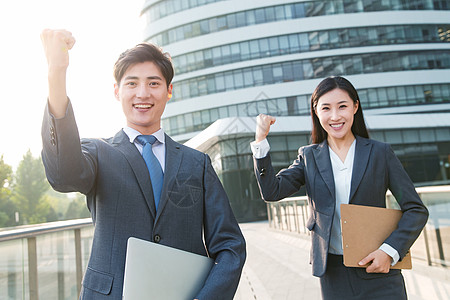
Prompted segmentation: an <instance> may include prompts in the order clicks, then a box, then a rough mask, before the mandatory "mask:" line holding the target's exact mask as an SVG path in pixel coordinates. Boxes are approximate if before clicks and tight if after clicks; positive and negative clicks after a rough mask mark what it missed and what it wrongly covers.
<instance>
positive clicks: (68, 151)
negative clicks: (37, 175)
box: [41, 101, 96, 194]
mask: <svg viewBox="0 0 450 300" xmlns="http://www.w3.org/2000/svg"><path fill="white" fill-rule="evenodd" d="M41 134H42V144H43V149H42V161H43V163H44V167H45V172H46V175H47V179H48V181H49V183H50V185H51V186H52V187H53V188H54V189H55V190H57V191H59V192H81V193H83V194H87V193H88V192H89V190H90V189H91V188H92V186H93V183H94V179H95V171H96V163H95V159H93V156H92V155H91V154H90V152H92V151H88V149H89V148H90V147H91V148H92V149H91V150H93V149H95V148H93V147H92V146H93V145H92V143H86V145H83V149H82V145H81V142H80V137H79V134H78V128H77V124H76V121H75V116H74V113H73V109H72V105H71V103H70V101H69V104H68V107H67V111H66V115H65V116H64V117H63V118H61V119H56V118H54V117H53V116H52V114H51V113H50V111H49V108H48V105H47V106H46V108H45V112H44V120H43V123H42V132H41Z"/></svg>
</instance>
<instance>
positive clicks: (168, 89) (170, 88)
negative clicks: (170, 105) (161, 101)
mask: <svg viewBox="0 0 450 300" xmlns="http://www.w3.org/2000/svg"><path fill="white" fill-rule="evenodd" d="M172 90H173V85H172V84H169V87H168V88H167V101H169V100H170V99H171V98H172Z"/></svg>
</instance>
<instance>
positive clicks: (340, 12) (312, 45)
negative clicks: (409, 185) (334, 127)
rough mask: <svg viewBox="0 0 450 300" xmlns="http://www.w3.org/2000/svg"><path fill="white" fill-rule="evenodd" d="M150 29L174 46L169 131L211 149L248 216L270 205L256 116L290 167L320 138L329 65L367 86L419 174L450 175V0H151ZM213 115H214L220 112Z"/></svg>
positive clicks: (275, 153) (151, 36)
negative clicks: (265, 119)
mask: <svg viewBox="0 0 450 300" xmlns="http://www.w3.org/2000/svg"><path fill="white" fill-rule="evenodd" d="M142 15H143V16H144V17H145V18H146V20H147V26H146V28H145V32H144V36H145V40H146V41H152V42H154V43H156V44H158V45H160V46H161V47H162V48H163V49H164V51H167V52H169V53H170V54H171V56H172V59H173V63H174V66H175V78H174V81H173V85H174V93H173V95H174V96H173V98H172V100H171V101H170V102H169V103H168V105H167V108H166V112H165V114H164V115H163V127H164V129H165V131H166V132H167V133H168V134H170V135H171V136H172V137H174V138H175V139H176V140H178V141H180V142H186V143H187V144H188V145H190V146H192V147H195V148H198V149H200V150H202V151H204V152H207V153H208V154H209V155H210V156H211V159H212V161H213V164H214V166H215V168H216V171H217V173H218V174H219V177H220V178H221V180H222V182H223V184H224V186H225V189H226V190H227V192H228V195H229V196H230V200H231V203H232V206H233V209H234V211H235V214H236V216H237V217H238V218H239V219H240V220H241V221H245V220H253V219H258V218H263V217H265V214H266V210H265V205H264V203H263V202H262V201H261V200H260V196H259V191H258V188H257V186H256V180H255V178H254V176H253V167H252V158H251V154H250V149H249V142H250V141H251V140H252V139H253V134H254V128H255V124H254V123H255V122H254V117H256V116H257V115H258V114H259V113H267V114H271V115H274V116H277V123H276V126H274V128H273V131H272V132H271V135H270V137H269V142H270V144H271V153H272V158H273V161H274V163H275V165H276V166H277V167H279V168H281V167H286V166H288V165H289V163H290V162H291V161H292V160H294V159H295V157H296V150H297V149H298V147H300V146H302V145H306V144H308V143H309V131H310V129H311V128H310V127H311V125H310V121H309V119H310V117H309V113H310V107H309V98H310V95H311V93H312V91H313V90H314V88H315V86H316V85H317V84H318V83H319V82H320V80H322V79H323V78H324V77H327V76H330V75H342V76H345V77H346V78H348V79H349V80H350V81H351V82H352V83H353V84H354V85H355V87H356V88H357V90H358V93H359V95H360V98H361V99H360V101H361V105H362V107H363V109H364V113H365V116H366V118H367V123H368V124H367V125H368V128H369V130H370V134H371V136H372V137H373V138H374V139H377V140H381V141H385V142H388V143H390V144H391V145H392V146H393V148H394V150H395V152H396V153H397V155H398V156H399V158H400V159H401V161H402V163H403V164H404V166H405V168H406V169H407V171H408V173H409V174H410V176H411V178H412V179H413V181H414V182H415V184H416V185H432V184H443V183H444V184H445V183H446V184H448V183H449V182H450V180H449V179H450V166H449V164H450V1H448V0H436V1H432V0H422V1H417V0H411V1H401V0H336V1H276V0H258V1H256V0H247V1H237V0H215V1H214V0H189V1H184V0H166V1H154V0H148V1H146V2H145V4H144V8H143V10H142ZM213 123H214V124H213Z"/></svg>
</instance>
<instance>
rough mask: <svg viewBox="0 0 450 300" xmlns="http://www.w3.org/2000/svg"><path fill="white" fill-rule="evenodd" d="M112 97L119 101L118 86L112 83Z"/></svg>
mask: <svg viewBox="0 0 450 300" xmlns="http://www.w3.org/2000/svg"><path fill="white" fill-rule="evenodd" d="M114 97H116V99H117V101H120V99H119V85H118V84H117V82H116V83H114Z"/></svg>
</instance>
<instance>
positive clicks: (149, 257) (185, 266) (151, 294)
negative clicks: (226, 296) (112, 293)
mask: <svg viewBox="0 0 450 300" xmlns="http://www.w3.org/2000/svg"><path fill="white" fill-rule="evenodd" d="M213 264H214V260H212V259H211V258H208V257H205V256H201V255H198V254H194V253H190V252H186V251H182V250H178V249H175V248H171V247H167V246H163V245H160V244H155V243H152V242H148V241H145V240H141V239H137V238H134V237H130V238H129V239H128V246H127V256H126V262H125V278H124V284H123V297H122V299H123V300H140V299H146V300H147V299H158V300H174V299H176V300H183V299H186V300H188V299H189V300H192V299H194V297H195V296H196V294H197V293H198V292H199V291H200V289H201V288H202V287H203V284H204V283H205V280H206V277H208V274H209V271H210V270H211V268H212V266H213Z"/></svg>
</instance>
